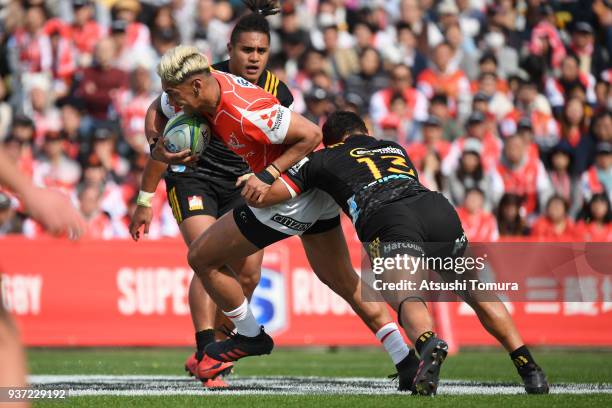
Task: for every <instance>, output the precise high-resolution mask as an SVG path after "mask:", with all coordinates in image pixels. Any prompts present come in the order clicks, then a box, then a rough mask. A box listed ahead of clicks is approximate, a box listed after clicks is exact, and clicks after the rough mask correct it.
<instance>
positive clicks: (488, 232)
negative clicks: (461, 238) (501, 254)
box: [457, 207, 499, 242]
mask: <svg viewBox="0 0 612 408" xmlns="http://www.w3.org/2000/svg"><path fill="white" fill-rule="evenodd" d="M457 215H459V219H460V220H461V225H462V226H463V230H464V231H465V235H466V236H467V238H468V240H469V241H470V242H492V241H497V240H498V238H499V232H498V230H497V221H496V220H495V217H494V216H493V214H491V213H490V212H488V211H484V210H483V211H479V212H477V213H474V214H471V213H470V212H469V211H468V210H467V209H465V208H464V207H458V208H457Z"/></svg>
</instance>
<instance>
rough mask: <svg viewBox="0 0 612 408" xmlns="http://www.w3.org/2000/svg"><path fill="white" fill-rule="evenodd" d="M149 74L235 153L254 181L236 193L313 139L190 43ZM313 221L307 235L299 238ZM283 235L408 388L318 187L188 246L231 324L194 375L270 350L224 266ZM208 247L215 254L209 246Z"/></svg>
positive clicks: (390, 334) (249, 190)
mask: <svg viewBox="0 0 612 408" xmlns="http://www.w3.org/2000/svg"><path fill="white" fill-rule="evenodd" d="M158 74H159V75H160V77H161V79H162V87H163V89H164V91H165V92H166V93H167V94H168V96H169V98H170V100H172V101H173V102H174V103H175V104H177V105H178V106H180V107H181V108H183V109H184V110H185V111H186V112H188V113H196V112H197V113H199V114H201V115H203V116H205V117H206V118H207V119H208V120H209V123H210V125H211V128H212V133H213V134H214V135H216V136H217V137H218V138H219V139H221V140H223V142H224V143H225V144H226V145H227V146H228V147H229V148H230V149H231V150H232V151H233V152H234V153H236V154H238V155H239V156H241V157H242V158H244V159H245V161H246V162H247V163H248V164H249V166H250V168H251V170H252V171H254V172H255V177H251V178H250V179H249V181H247V182H246V184H245V186H244V189H243V194H244V195H246V196H247V197H248V198H249V199H254V200H258V199H260V198H263V197H264V196H265V194H266V192H267V190H268V189H269V188H270V185H271V184H272V183H273V182H274V181H275V180H276V179H277V178H278V177H279V176H280V174H281V172H283V171H285V170H286V169H288V168H289V167H290V166H291V165H293V164H294V163H296V162H297V161H298V160H300V159H302V158H303V157H304V156H305V155H307V154H308V153H310V152H311V151H312V150H313V149H314V148H315V147H316V146H318V144H319V143H320V141H321V131H320V129H319V128H318V127H317V126H316V125H314V124H313V123H311V122H309V121H308V120H306V119H305V118H304V117H302V116H301V115H299V114H297V113H294V112H291V111H290V110H289V109H287V108H285V107H283V106H282V105H280V104H279V102H278V100H277V99H276V98H274V97H273V96H272V95H270V94H269V93H266V92H265V91H264V90H262V89H261V88H258V87H257V86H255V85H253V84H252V83H250V82H248V81H247V80H245V79H244V78H241V77H237V76H234V75H231V74H227V73H223V72H219V71H211V70H210V69H209V65H208V61H207V60H206V58H205V57H204V56H203V55H201V54H200V53H199V52H198V51H197V49H195V48H193V47H185V46H179V47H176V48H174V49H172V50H170V51H168V52H167V53H166V54H165V55H164V56H163V57H162V60H161V62H160V64H159V67H158ZM159 149H163V143H162V142H161V141H158V142H157V144H156V146H155V147H154V149H153V154H154V156H153V157H157V158H159V159H163V160H166V161H167V162H170V163H181V162H183V161H185V160H186V159H187V156H188V155H189V152H185V153H183V154H180V153H179V154H175V155H174V156H173V157H171V158H167V157H165V156H167V154H166V153H167V152H166V153H164V155H165V156H164V155H162V154H157V153H156V151H157V150H159ZM220 221H223V222H220ZM317 221H318V223H317ZM317 224H318V225H319V227H318V228H319V229H318V230H317V231H316V232H317V233H316V234H312V235H304V232H305V231H308V230H309V229H311V228H313V227H314V226H315V225H317ZM292 235H298V236H300V237H301V238H302V242H303V244H304V248H305V250H306V253H307V256H308V259H309V261H310V263H311V266H312V267H313V269H314V271H315V273H316V274H317V276H318V277H319V278H320V279H321V280H322V281H323V282H325V283H326V284H327V285H328V286H329V287H330V288H331V289H332V290H334V292H336V293H337V294H339V295H340V296H342V297H343V298H344V299H345V300H346V301H347V302H349V304H350V305H351V307H352V308H353V309H354V310H355V312H356V313H357V314H358V315H359V316H360V317H361V319H362V320H363V321H364V322H365V323H366V325H367V326H368V327H369V328H370V330H372V331H373V332H374V333H375V334H376V337H377V338H378V339H379V340H380V341H381V342H382V343H383V346H384V347H385V349H386V350H387V352H388V353H389V354H390V356H391V358H392V360H393V362H394V363H395V364H396V367H397V368H398V371H399V374H400V388H401V389H404V390H408V389H409V388H410V384H411V378H412V377H413V372H414V371H416V368H417V367H416V366H417V365H418V360H417V359H416V357H415V355H414V352H411V351H409V349H408V347H407V346H406V344H405V343H404V341H403V339H402V338H401V335H400V333H399V330H398V327H397V325H396V324H395V323H393V322H392V321H391V317H390V315H389V313H388V311H387V310H386V308H385V306H384V305H383V304H381V303H375V302H363V301H362V299H361V295H362V288H361V282H360V279H359V277H358V276H357V274H356V273H355V272H354V270H353V269H352V267H351V263H350V259H349V255H348V249H347V248H346V243H345V242H344V236H343V233H342V229H341V227H340V223H339V208H338V206H337V205H336V204H335V203H333V202H332V201H331V197H329V195H327V194H324V193H322V192H321V191H319V190H313V191H312V192H311V193H309V194H306V195H303V196H301V197H300V198H298V199H296V200H294V201H290V202H287V203H283V204H279V205H278V206H275V207H271V208H266V209H263V210H261V209H252V208H249V207H248V206H246V205H243V206H241V207H238V208H236V209H234V211H233V212H232V214H226V215H224V216H223V217H221V218H220V219H219V220H217V221H216V222H215V223H214V224H213V225H211V226H210V227H209V228H208V229H207V230H206V232H204V234H203V235H202V236H200V237H199V238H197V239H196V240H195V241H194V242H193V243H192V244H191V245H190V251H189V257H188V259H189V263H190V265H191V266H192V268H193V269H194V271H195V272H196V274H197V275H198V276H199V277H200V279H201V280H202V283H203V284H204V287H205V288H206V290H207V292H208V294H209V295H210V296H211V297H212V298H213V300H214V301H215V303H216V304H217V305H218V306H219V307H220V308H221V309H222V310H223V313H224V314H225V315H226V316H227V317H228V318H229V319H230V320H231V321H232V323H234V325H235V326H236V330H237V334H236V335H233V336H231V337H230V339H229V341H230V343H229V345H230V349H228V350H226V351H227V352H229V354H228V353H224V352H214V350H215V348H214V347H215V345H217V344H219V345H223V347H226V346H227V345H228V343H227V340H226V341H224V342H216V343H211V344H209V345H208V346H207V348H206V350H210V353H212V354H214V356H215V358H211V356H210V355H208V354H209V353H208V352H207V353H206V354H207V355H205V356H204V359H203V360H202V362H203V363H206V364H207V367H210V369H209V370H208V372H204V370H200V375H201V376H202V377H203V378H214V377H215V376H216V375H218V373H219V371H220V370H222V365H221V363H222V362H224V361H233V360H237V359H239V358H241V357H244V356H246V355H259V354H267V353H269V352H270V351H271V350H272V347H273V342H272V339H271V338H270V337H269V336H268V335H267V334H266V333H265V332H264V331H263V330H262V329H261V328H260V326H259V325H258V324H257V322H256V320H255V318H254V316H253V314H252V312H251V309H250V307H249V305H248V301H247V299H246V296H245V294H244V292H243V290H242V288H241V286H240V283H239V281H238V278H237V276H236V275H235V274H234V271H232V270H231V268H228V267H227V265H228V264H229V263H231V262H232V261H234V260H236V259H240V258H244V257H246V256H248V255H250V254H253V253H255V252H257V251H258V250H260V249H263V248H265V247H266V246H268V245H270V244H272V243H274V242H277V241H279V240H282V239H284V238H287V237H289V236H292ZM213 247H214V248H215V250H214V251H211V250H210V249H211V248H213ZM365 290H367V289H365V288H364V289H363V291H365ZM236 341H241V342H242V343H241V345H240V347H238V348H232V347H231V345H232V344H235V342H236ZM232 342H233V343H232ZM410 373H412V377H411V374H410Z"/></svg>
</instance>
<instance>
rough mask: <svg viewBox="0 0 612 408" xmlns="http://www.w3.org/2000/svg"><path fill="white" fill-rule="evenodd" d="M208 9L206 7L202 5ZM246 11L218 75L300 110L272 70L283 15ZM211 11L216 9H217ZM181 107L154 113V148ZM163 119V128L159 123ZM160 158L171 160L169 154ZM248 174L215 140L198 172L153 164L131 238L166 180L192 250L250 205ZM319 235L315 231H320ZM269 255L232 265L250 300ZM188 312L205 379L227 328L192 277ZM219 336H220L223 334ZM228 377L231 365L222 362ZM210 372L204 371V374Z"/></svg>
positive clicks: (165, 104) (160, 103)
mask: <svg viewBox="0 0 612 408" xmlns="http://www.w3.org/2000/svg"><path fill="white" fill-rule="evenodd" d="M201 6H203V7H206V5H201ZM247 6H248V7H249V8H250V9H251V11H252V13H249V14H245V15H244V16H242V17H241V18H240V19H239V20H238V22H237V23H236V25H235V26H234V28H233V30H232V33H231V36H230V41H229V43H228V45H227V47H228V53H229V60H226V61H222V62H219V63H216V64H214V65H213V66H212V68H213V69H214V70H217V71H223V72H229V73H232V74H234V75H237V76H240V77H243V78H245V79H247V80H248V81H249V82H251V83H253V84H256V85H258V86H260V87H261V88H263V89H264V90H265V91H267V92H269V93H270V94H272V95H273V96H275V97H277V98H278V100H279V101H280V103H281V104H282V105H283V106H285V107H288V108H291V107H292V105H293V96H292V95H291V91H289V88H288V87H287V85H285V83H284V82H282V81H280V79H279V78H277V77H276V76H275V75H274V74H273V73H272V72H270V71H269V70H267V69H266V66H267V63H268V58H269V56H270V25H269V24H268V21H267V19H266V16H268V15H272V14H276V12H277V11H278V9H277V8H276V6H275V5H274V4H273V3H271V2H268V1H250V2H247ZM208 7H212V1H211V4H209V5H208ZM179 111H180V107H179V106H176V105H174V106H173V104H171V103H170V101H169V99H168V98H167V94H163V97H160V98H158V99H157V100H156V101H155V102H154V103H153V105H151V107H150V108H149V111H148V112H147V115H146V118H145V122H146V129H145V133H146V136H147V138H148V140H149V143H153V140H154V139H156V138H159V137H160V136H161V135H160V130H163V125H164V124H165V121H166V120H167V117H171V116H174V115H175V114H177V113H178V112H179ZM156 119H158V120H159V123H158V127H156V124H155V120H156ZM156 153H158V154H161V155H162V156H163V155H164V153H167V152H165V151H164V150H163V149H157V151H156ZM248 171H249V166H248V165H247V164H246V163H245V161H244V160H243V159H242V158H241V157H240V156H238V155H236V154H235V153H233V152H232V151H231V150H230V149H229V148H227V147H226V146H225V144H224V143H223V142H222V141H221V140H219V139H218V138H216V137H213V138H212V140H211V142H210V144H209V146H207V148H206V150H205V151H204V153H203V154H202V155H201V156H200V157H199V158H198V159H197V161H196V162H195V163H194V165H193V166H185V165H179V166H168V165H167V164H165V163H163V162H161V161H157V160H154V159H149V160H148V162H147V165H146V167H145V171H144V174H143V176H142V183H141V192H140V193H139V198H141V199H139V200H138V206H137V208H136V210H135V211H134V214H133V215H132V219H131V223H130V233H131V234H132V237H133V238H134V239H135V240H138V239H139V238H140V231H139V230H140V228H141V227H144V232H145V234H146V233H147V232H148V228H149V225H150V223H151V221H152V218H153V208H152V206H151V203H150V201H151V200H152V197H153V194H154V193H155V191H156V189H157V186H158V184H159V182H160V180H161V179H162V177H163V178H164V180H165V182H166V191H167V194H168V202H169V203H170V206H171V207H172V213H173V215H174V217H175V219H176V222H177V224H178V225H179V229H180V231H181V234H182V236H183V239H184V240H185V243H186V244H187V245H189V244H191V242H192V241H193V240H195V239H196V238H197V237H198V236H199V235H200V234H201V233H202V232H204V231H206V229H207V228H208V227H209V226H210V225H211V224H212V223H213V222H215V220H216V219H217V218H219V217H221V216H222V215H223V214H225V213H226V212H228V211H231V210H232V209H233V208H235V207H238V206H240V205H242V204H244V199H243V198H242V196H241V195H240V188H238V187H236V185H235V184H236V179H237V178H238V177H240V176H241V175H243V174H245V173H247V172H248ZM314 230H316V228H315V229H314ZM262 257H263V251H258V252H256V253H255V254H253V255H250V256H248V257H246V258H244V259H237V260H235V261H234V262H232V264H231V267H232V269H233V270H234V271H235V272H236V273H237V275H238V276H239V278H240V283H241V285H242V289H243V291H244V293H245V295H246V297H247V298H249V299H250V298H251V295H252V294H253V291H254V290H255V287H256V286H257V284H258V283H259V279H260V274H261V262H262ZM189 309H190V312H191V318H192V321H193V325H194V328H195V340H196V351H195V353H191V354H190V355H189V357H188V358H187V361H186V362H185V370H187V371H188V372H189V374H190V375H193V376H195V377H196V378H199V377H200V376H199V374H198V371H199V366H200V365H201V361H202V357H203V356H204V348H205V347H206V346H207V345H208V344H209V343H212V342H213V341H215V330H214V327H219V326H221V325H222V324H225V323H226V322H227V319H224V318H223V315H222V314H221V313H220V312H219V311H218V308H217V306H216V305H215V303H214V302H213V301H212V299H211V298H210V296H208V294H207V293H206V291H205V290H204V287H203V286H202V283H201V281H200V280H199V279H198V278H197V276H195V275H194V276H193V278H192V280H191V284H190V286H189ZM217 334H220V333H217ZM223 365H224V367H226V368H227V371H228V372H229V371H230V370H231V368H232V366H233V364H232V363H231V362H226V363H224V364H223ZM203 369H205V368H203ZM202 383H203V385H204V386H206V387H225V386H227V383H226V381H225V380H224V379H223V378H222V377H221V376H219V377H217V378H215V379H204V380H202Z"/></svg>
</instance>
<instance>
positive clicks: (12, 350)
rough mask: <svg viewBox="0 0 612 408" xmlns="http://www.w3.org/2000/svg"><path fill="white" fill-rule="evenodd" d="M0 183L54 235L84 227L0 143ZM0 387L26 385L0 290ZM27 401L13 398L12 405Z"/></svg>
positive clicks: (71, 210)
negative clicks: (29, 176)
mask: <svg viewBox="0 0 612 408" xmlns="http://www.w3.org/2000/svg"><path fill="white" fill-rule="evenodd" d="M0 187H2V188H6V189H8V190H10V191H12V192H13V193H15V194H16V195H17V197H18V198H19V199H20V201H21V203H22V204H23V206H24V209H25V211H26V212H27V213H28V214H29V215H30V217H32V218H33V219H35V220H36V221H38V222H39V223H41V224H42V225H43V226H44V228H45V229H46V230H47V231H49V232H50V233H52V234H53V235H67V236H69V237H71V238H75V239H76V238H79V237H80V236H81V235H82V234H83V232H84V231H85V221H83V219H82V218H81V216H80V215H79V213H78V211H77V210H76V209H75V208H74V207H73V206H72V204H71V203H70V200H69V199H68V197H66V196H65V195H63V194H61V193H59V192H57V191H52V190H44V189H41V188H38V187H35V186H34V185H33V184H32V183H31V181H30V180H29V179H28V178H27V177H26V176H24V175H23V174H21V173H20V172H19V170H18V169H17V168H16V167H15V166H14V165H13V164H12V162H11V159H10V157H9V156H8V155H7V154H6V153H5V151H4V148H2V146H0ZM0 279H1V276H0ZM0 361H1V362H2V364H0V387H12V388H15V387H25V386H26V364H25V356H24V354H23V350H22V348H21V344H20V342H19V335H18V333H17V329H16V328H15V326H14V325H13V322H12V320H11V319H10V317H9V315H8V314H7V312H6V310H4V306H3V302H2V292H0ZM28 405H29V404H26V403H20V402H15V403H11V406H12V407H26V406H28Z"/></svg>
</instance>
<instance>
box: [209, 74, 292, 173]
mask: <svg viewBox="0 0 612 408" xmlns="http://www.w3.org/2000/svg"><path fill="white" fill-rule="evenodd" d="M211 75H212V76H213V77H214V78H215V79H216V80H217V82H218V83H219V87H220V92H221V95H220V101H219V105H218V106H217V110H216V112H215V113H214V114H205V116H206V117H207V118H208V120H209V122H210V126H211V128H212V132H213V133H214V134H215V135H216V136H217V137H219V138H220V139H221V140H223V142H224V143H225V144H226V145H227V146H228V147H229V148H230V149H231V150H232V151H233V152H234V153H236V154H237V155H239V156H240V157H242V158H243V159H244V160H245V161H246V162H247V163H248V164H249V166H250V167H251V170H253V171H254V172H259V171H262V170H263V169H265V168H266V167H267V166H268V165H269V164H270V163H272V162H273V161H274V160H276V159H277V158H278V157H279V156H280V155H282V154H283V152H284V151H285V149H286V146H284V145H283V144H282V143H283V142H284V140H285V136H286V135H287V131H288V129H289V124H290V121H291V111H290V110H289V109H288V108H285V107H284V106H282V105H281V104H280V102H279V101H278V99H276V98H275V97H274V96H272V95H271V94H269V93H268V92H266V91H265V90H263V89H262V88H259V87H258V86H256V85H253V84H252V83H250V82H249V81H247V80H246V79H244V78H241V77H237V76H235V75H232V74H228V73H225V72H220V71H212V72H211Z"/></svg>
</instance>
